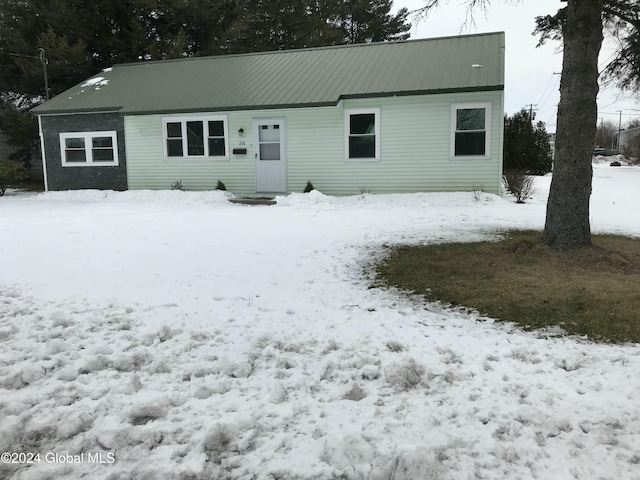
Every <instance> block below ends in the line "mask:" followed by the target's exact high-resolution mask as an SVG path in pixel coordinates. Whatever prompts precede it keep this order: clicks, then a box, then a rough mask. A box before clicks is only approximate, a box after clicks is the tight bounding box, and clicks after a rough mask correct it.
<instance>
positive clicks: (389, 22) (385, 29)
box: [338, 0, 411, 43]
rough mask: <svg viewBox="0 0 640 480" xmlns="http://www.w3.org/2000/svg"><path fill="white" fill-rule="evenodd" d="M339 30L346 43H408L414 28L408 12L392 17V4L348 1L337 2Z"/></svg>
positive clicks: (372, 0)
mask: <svg viewBox="0 0 640 480" xmlns="http://www.w3.org/2000/svg"><path fill="white" fill-rule="evenodd" d="M338 5H339V6H340V8H339V12H340V15H339V21H340V28H341V29H342V32H343V37H344V40H345V41H346V43H367V42H383V41H387V40H406V39H407V38H409V33H407V32H409V30H410V29H411V24H410V23H409V22H408V21H407V17H408V15H409V11H408V10H407V9H406V8H402V9H400V10H399V11H398V13H396V14H395V15H391V14H390V12H391V8H392V6H393V1H392V0H346V1H344V2H338Z"/></svg>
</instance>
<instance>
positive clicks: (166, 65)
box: [34, 33, 505, 196]
mask: <svg viewBox="0 0 640 480" xmlns="http://www.w3.org/2000/svg"><path fill="white" fill-rule="evenodd" d="M504 48H505V40H504V33H488V34H478V35H467V36H456V37H446V38H435V39H425V40H410V41H402V42H391V43H373V44H362V45H348V46H332V47H323V48H314V49H304V50H289V51H278V52H265V53H255V54H243V55H229V56H218V57H206V58H188V59H180V60H170V61H160V62H140V63H134V64H125V65H117V66H115V67H113V68H112V69H107V70H105V71H104V72H102V73H100V74H99V75H98V76H96V77H94V78H91V79H89V80H87V81H86V82H84V83H82V84H80V85H78V86H76V87H73V88H71V89H70V90H67V91H66V92H64V93H62V94H60V95H58V96H57V97H55V98H53V99H52V100H50V101H48V102H46V103H44V104H43V105H41V106H39V107H37V108H36V109H35V110H34V113H35V114H37V115H38V117H39V123H40V130H41V139H42V145H43V149H42V150H43V163H44V166H45V172H46V186H47V187H46V188H47V189H49V190H66V189H85V188H97V189H115V190H125V189H167V188H170V186H171V184H172V183H174V182H176V181H178V180H180V181H182V184H183V185H184V187H186V188H187V189H189V190H209V189H213V188H215V185H216V183H217V181H218V180H220V181H222V182H224V183H225V185H226V186H227V189H228V190H230V191H232V192H233V193H235V194H238V195H246V196H251V195H272V194H278V193H285V192H292V191H302V190H303V188H304V186H305V184H306V183H307V181H311V182H312V183H313V184H314V186H315V187H316V188H318V189H319V190H321V191H322V192H324V193H327V194H335V195H341V194H353V193H359V192H360V191H361V190H363V189H366V190H367V191H369V192H372V193H382V192H416V191H434V190H472V189H474V188H482V189H483V190H485V191H489V192H498V191H500V188H501V172H502V139H503V112H504V107H503V102H504Z"/></svg>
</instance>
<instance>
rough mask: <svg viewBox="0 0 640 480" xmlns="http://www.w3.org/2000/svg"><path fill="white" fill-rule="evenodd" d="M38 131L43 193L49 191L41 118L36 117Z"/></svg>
mask: <svg viewBox="0 0 640 480" xmlns="http://www.w3.org/2000/svg"><path fill="white" fill-rule="evenodd" d="M38 130H39V131H40V155H41V156H42V172H43V173H44V191H45V192H48V191H49V182H48V181H47V155H46V154H45V151H44V136H43V135H42V117H41V116H40V115H38Z"/></svg>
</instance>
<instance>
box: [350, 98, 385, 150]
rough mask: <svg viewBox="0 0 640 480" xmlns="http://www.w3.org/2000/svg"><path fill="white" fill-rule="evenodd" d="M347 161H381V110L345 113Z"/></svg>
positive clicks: (354, 110) (371, 109) (356, 110)
mask: <svg viewBox="0 0 640 480" xmlns="http://www.w3.org/2000/svg"><path fill="white" fill-rule="evenodd" d="M345 136H346V138H345V157H346V159H347V160H356V161H357V160H380V109H379V108H368V109H351V110H346V111H345Z"/></svg>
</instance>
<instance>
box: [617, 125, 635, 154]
mask: <svg viewBox="0 0 640 480" xmlns="http://www.w3.org/2000/svg"><path fill="white" fill-rule="evenodd" d="M618 135H619V140H618V143H619V145H620V152H622V153H625V154H627V155H629V156H634V157H635V156H637V155H638V153H639V152H638V150H639V149H638V147H639V146H640V127H635V128H629V129H627V130H620V132H619V133H618Z"/></svg>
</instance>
